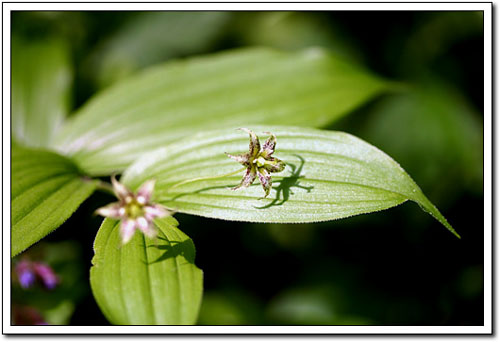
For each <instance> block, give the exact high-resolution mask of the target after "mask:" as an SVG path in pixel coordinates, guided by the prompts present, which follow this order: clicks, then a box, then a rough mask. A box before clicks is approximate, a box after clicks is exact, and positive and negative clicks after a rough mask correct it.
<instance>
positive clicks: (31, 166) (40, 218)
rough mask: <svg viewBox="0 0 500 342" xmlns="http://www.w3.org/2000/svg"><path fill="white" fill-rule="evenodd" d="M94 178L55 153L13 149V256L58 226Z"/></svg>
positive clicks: (87, 193) (92, 185) (84, 195)
mask: <svg viewBox="0 0 500 342" xmlns="http://www.w3.org/2000/svg"><path fill="white" fill-rule="evenodd" d="M95 186H96V182H95V181H91V180H86V179H84V178H83V177H82V176H81V174H80V172H79V170H78V168H77V167H76V166H75V165H74V164H73V162H72V161H71V160H69V159H67V158H65V157H62V156H60V155H58V154H56V153H53V152H48V151H44V150H36V149H27V148H22V147H18V146H14V147H13V149H12V185H11V190H12V191H11V196H12V197H11V201H12V202H11V205H12V211H11V214H12V216H11V219H12V250H11V254H12V256H14V255H16V254H18V253H20V252H22V251H23V250H25V249H26V248H28V247H29V246H31V245H32V244H34V243H35V242H37V241H38V240H40V239H41V238H43V237H44V236H46V235H47V234H48V233H50V232H51V231H53V230H54V229H56V228H57V227H59V226H60V225H61V224H62V223H63V222H64V221H66V219H68V218H69V217H70V216H71V214H72V213H73V212H74V211H75V210H76V209H77V208H78V206H79V205H80V204H81V203H82V202H83V201H84V200H85V199H86V198H87V197H89V196H90V195H91V194H92V192H93V191H94V189H95Z"/></svg>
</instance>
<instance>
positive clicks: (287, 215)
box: [122, 126, 458, 236]
mask: <svg viewBox="0 0 500 342" xmlns="http://www.w3.org/2000/svg"><path fill="white" fill-rule="evenodd" d="M253 131H254V132H256V133H257V132H262V131H271V132H272V133H274V134H276V136H277V139H278V140H277V147H276V152H275V154H274V155H273V156H274V157H277V158H279V159H281V160H283V161H285V163H286V164H287V168H286V169H285V171H283V172H281V173H273V174H272V175H273V189H272V190H271V194H270V195H269V197H268V198H266V199H260V200H259V198H261V197H263V194H264V191H263V189H262V187H261V185H260V184H259V182H258V180H256V181H255V182H254V184H253V185H252V186H251V187H249V188H247V189H240V190H237V191H232V190H230V187H233V186H235V185H237V184H238V183H239V181H240V180H241V178H242V175H243V171H242V172H241V174H240V175H234V176H230V177H220V178H209V177H216V176H219V175H224V174H228V173H230V172H231V171H236V170H238V168H240V166H241V165H239V164H238V163H236V162H234V161H233V160H231V159H229V158H227V156H226V155H225V154H224V152H228V153H231V154H238V153H241V152H245V151H248V136H246V135H245V134H244V133H242V132H241V131H235V130H217V131H211V132H207V133H204V134H198V135H195V136H192V137H190V138H188V139H184V140H182V141H180V142H178V143H174V144H171V145H169V146H166V147H164V148H161V149H158V150H157V151H154V152H152V153H150V154H148V155H146V156H144V157H143V158H141V159H139V160H137V161H136V162H135V163H134V164H133V165H132V166H131V167H130V168H129V169H127V170H126V171H125V174H124V175H123V177H122V181H123V182H125V183H126V184H128V185H129V186H131V187H137V186H138V185H139V184H141V183H142V182H143V181H144V180H146V179H156V180H157V183H156V188H155V191H156V200H157V201H160V202H161V203H163V204H165V205H166V206H168V207H169V208H172V209H173V210H176V211H179V212H183V213H188V214H195V215H201V216H206V217H213V218H219V219H226V220H235V221H250V222H277V223H294V222H295V223H298V222H317V221H327V220H334V219H339V218H344V217H349V216H352V215H357V214H363V213H369V212H374V211H379V210H383V209H387V208H390V207H393V206H396V205H398V204H401V203H403V202H405V201H406V200H412V201H415V202H416V203H418V204H419V205H420V206H421V207H422V208H423V209H424V210H425V211H427V212H428V213H430V214H431V215H432V216H434V217H435V218H436V219H437V220H439V222H441V223H442V224H443V225H444V226H445V227H446V228H448V229H449V230H450V231H451V232H453V233H454V234H455V235H457V236H458V234H457V233H456V232H455V231H454V230H453V228H452V227H451V226H450V225H449V224H448V222H447V221H446V219H445V218H444V217H443V216H442V215H441V213H440V212H439V211H438V210H437V208H436V207H435V206H434V205H433V204H432V203H431V202H430V201H429V200H428V199H427V198H426V197H425V195H424V194H423V193H422V191H421V190H420V188H419V187H418V186H417V184H415V182H414V181H413V180H412V179H411V178H410V176H409V175H408V174H407V173H406V172H405V171H404V170H403V169H402V168H401V167H400V166H399V165H398V163H396V162H395V161H394V160H393V159H391V158H390V157H389V156H387V155H386V154H384V153H383V152H382V151H380V150H378V149H377V148H376V147H373V146H371V145H369V144H368V143H366V142H364V141H362V140H360V139H359V138H356V137H354V136H352V135H349V134H347V133H342V132H332V131H322V130H317V129H308V128H299V127H284V126H275V127H273V126H265V127H257V128H255V129H253ZM264 136H265V134H261V137H264ZM204 177H207V178H204ZM197 178H198V180H195V181H190V182H186V181H188V180H193V179H197ZM181 182H185V183H181Z"/></svg>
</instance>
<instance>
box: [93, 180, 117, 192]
mask: <svg viewBox="0 0 500 342" xmlns="http://www.w3.org/2000/svg"><path fill="white" fill-rule="evenodd" d="M97 190H101V191H103V192H107V193H109V194H111V195H113V196H116V195H115V191H114V190H113V186H112V185H111V184H109V183H106V182H103V181H101V180H100V181H99V182H98V183H97Z"/></svg>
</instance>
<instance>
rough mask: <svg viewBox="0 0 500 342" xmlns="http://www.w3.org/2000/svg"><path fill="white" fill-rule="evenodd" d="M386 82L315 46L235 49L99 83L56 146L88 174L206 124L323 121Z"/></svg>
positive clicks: (313, 123) (110, 169) (124, 161)
mask: <svg viewBox="0 0 500 342" xmlns="http://www.w3.org/2000/svg"><path fill="white" fill-rule="evenodd" d="M387 87H388V84H387V83H386V82H385V81H383V80H381V79H379V78H377V77H375V76H373V75H371V74H370V73H368V72H367V71H365V70H362V69H360V68H359V67H356V66H354V65H352V64H349V63H347V62H344V61H341V60H339V59H336V58H334V57H332V56H330V55H328V54H327V53H325V52H324V51H322V50H319V49H312V50H306V51H302V52H299V53H283V52H277V51H274V50H269V49H243V50H237V51H231V52H225V53H219V54H215V55H211V56H208V57H201V58H192V59H188V60H185V61H176V62H171V63H166V64H164V65H160V66H157V67H154V68H152V69H150V70H148V71H146V72H144V73H142V74H140V75H138V76H137V77H135V78H132V79H130V80H128V81H126V82H121V83H120V84H118V85H116V86H114V87H111V88H110V89H108V90H105V91H104V92H102V93H101V94H99V95H98V96H96V97H95V98H94V99H93V100H91V101H90V102H89V103H88V104H87V105H85V106H84V107H83V108H82V109H81V111H80V113H78V115H76V116H75V117H74V118H72V120H71V121H69V122H68V124H67V125H66V127H65V128H64V130H63V131H62V133H61V134H60V135H59V136H58V139H57V148H58V149H59V150H61V151H62V152H64V153H66V154H69V155H72V156H73V158H74V159H75V160H76V161H77V162H78V164H79V165H80V166H81V167H82V168H83V169H84V170H85V171H86V172H89V173H90V174H94V175H106V174H109V173H111V172H114V171H120V170H122V169H124V168H125V167H126V166H128V165H129V164H130V163H131V162H132V161H134V160H135V159H137V157H139V156H141V155H142V154H144V153H146V152H149V151H150V150H152V149H154V148H157V147H161V146H164V145H165V144H166V143H168V142H172V141H174V140H176V139H179V138H182V137H184V136H186V135H189V134H193V133H195V132H199V131H203V130H206V129H209V128H220V127H223V126H224V127H226V126H227V127H229V126H230V127H235V126H236V127H238V126H240V125H243V124H245V125H247V124H256V123H260V124H263V123H266V124H282V123H287V124H290V125H299V126H318V127H319V126H324V125H326V124H328V123H330V122H332V121H333V120H335V119H337V118H339V117H340V116H342V115H344V114H345V113H347V112H349V111H351V110H352V109H353V108H355V107H356V106H359V105H360V104H362V103H363V102H365V101H367V100H368V99H370V98H372V97H373V96H375V95H376V94H378V93H380V92H381V91H383V90H385V89H386V88H387Z"/></svg>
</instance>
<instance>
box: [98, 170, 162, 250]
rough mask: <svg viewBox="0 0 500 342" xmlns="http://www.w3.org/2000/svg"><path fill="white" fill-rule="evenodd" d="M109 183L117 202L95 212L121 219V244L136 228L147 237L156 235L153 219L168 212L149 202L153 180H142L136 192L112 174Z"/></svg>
mask: <svg viewBox="0 0 500 342" xmlns="http://www.w3.org/2000/svg"><path fill="white" fill-rule="evenodd" d="M111 183H112V184H113V190H114V193H115V195H116V197H117V198H118V202H114V203H111V204H108V205H107V206H105V207H102V208H99V209H97V210H96V213H97V214H99V215H101V216H105V217H110V218H113V219H119V220H121V224H120V235H121V238H122V244H123V245H124V244H126V243H127V242H129V241H130V239H132V236H134V233H135V231H136V230H137V229H139V230H140V231H141V232H142V233H144V235H146V236H147V237H149V238H154V237H156V234H157V231H156V228H155V226H154V224H153V220H154V219H155V218H161V217H165V216H167V215H169V214H170V213H169V211H168V210H167V209H166V208H164V207H163V206H161V205H159V204H155V203H152V202H151V196H152V195H153V190H154V187H155V181H154V180H148V181H146V182H144V184H142V185H141V186H140V188H139V190H137V193H136V194H134V193H133V192H132V191H130V190H129V189H127V187H125V185H123V184H121V183H120V182H118V181H117V180H116V179H115V177H114V176H113V177H111Z"/></svg>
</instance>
